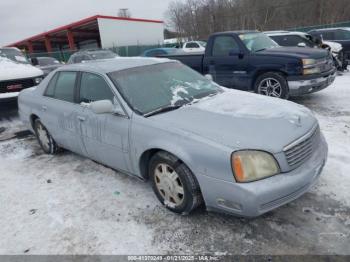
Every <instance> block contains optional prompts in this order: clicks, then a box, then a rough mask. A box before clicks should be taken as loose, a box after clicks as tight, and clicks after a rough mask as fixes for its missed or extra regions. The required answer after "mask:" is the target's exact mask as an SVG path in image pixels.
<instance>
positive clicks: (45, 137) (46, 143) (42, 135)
mask: <svg viewBox="0 0 350 262" xmlns="http://www.w3.org/2000/svg"><path fill="white" fill-rule="evenodd" d="M37 132H38V138H39V140H40V142H41V144H42V146H43V147H44V148H45V149H47V150H49V149H50V139H49V134H48V133H47V131H46V129H45V128H44V127H43V126H42V125H41V124H39V125H38V127H37Z"/></svg>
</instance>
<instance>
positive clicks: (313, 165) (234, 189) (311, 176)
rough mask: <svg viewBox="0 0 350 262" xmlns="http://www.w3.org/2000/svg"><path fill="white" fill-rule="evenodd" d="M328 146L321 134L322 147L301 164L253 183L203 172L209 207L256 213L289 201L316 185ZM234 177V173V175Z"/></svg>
mask: <svg viewBox="0 0 350 262" xmlns="http://www.w3.org/2000/svg"><path fill="white" fill-rule="evenodd" d="M327 153H328V146H327V143H326V141H325V139H324V137H323V136H322V139H321V141H320V144H319V147H318V149H317V150H316V152H315V153H314V154H313V155H312V156H311V158H310V159H309V160H308V161H307V162H305V163H304V164H303V165H301V166H300V167H298V168H296V169H294V170H292V171H290V172H288V173H282V174H279V175H275V176H272V177H269V178H266V179H262V180H259V181H255V182H250V183H235V182H227V181H223V180H218V179H215V178H212V177H208V176H204V175H200V176H198V177H197V178H198V181H199V184H200V186H201V190H202V194H203V197H204V200H205V203H206V207H207V209H208V210H209V211H219V212H225V213H229V214H233V215H237V216H242V217H256V216H259V215H262V214H264V213H266V212H268V211H271V210H273V209H275V208H277V207H280V206H282V205H284V204H287V203H289V202H291V201H293V200H295V199H297V198H298V197H300V196H301V195H303V194H304V193H306V192H307V191H308V190H309V188H310V187H311V186H313V185H314V184H315V182H316V180H317V178H318V177H319V176H320V174H321V172H322V169H323V167H324V165H325V163H326V160H327ZM232 180H233V175H232Z"/></svg>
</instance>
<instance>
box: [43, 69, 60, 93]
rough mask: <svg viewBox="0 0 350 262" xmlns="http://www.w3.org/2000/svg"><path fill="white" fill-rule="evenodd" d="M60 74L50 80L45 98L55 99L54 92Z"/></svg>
mask: <svg viewBox="0 0 350 262" xmlns="http://www.w3.org/2000/svg"><path fill="white" fill-rule="evenodd" d="M58 75H59V73H56V74H55V75H54V76H53V77H52V78H51V80H50V82H49V84H48V86H47V88H46V91H45V96H49V97H53V95H54V92H55V86H56V82H57V78H58Z"/></svg>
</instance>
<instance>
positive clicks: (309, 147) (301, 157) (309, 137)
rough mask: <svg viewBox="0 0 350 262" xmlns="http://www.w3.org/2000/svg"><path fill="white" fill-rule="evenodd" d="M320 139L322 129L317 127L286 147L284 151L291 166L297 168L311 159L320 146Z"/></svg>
mask: <svg viewBox="0 0 350 262" xmlns="http://www.w3.org/2000/svg"><path fill="white" fill-rule="evenodd" d="M319 138H320V128H319V126H318V125H316V126H314V127H313V128H312V129H311V130H310V132H308V133H307V134H306V135H304V136H302V137H301V138H299V139H297V140H296V141H294V142H293V143H291V144H290V145H288V146H286V147H285V148H284V150H283V151H284V154H285V156H286V159H287V162H288V164H289V166H291V167H293V168H296V167H298V166H300V165H301V164H303V163H304V162H305V161H306V160H307V159H309V158H310V156H311V155H312V153H313V152H314V151H315V149H316V147H317V145H318V142H319Z"/></svg>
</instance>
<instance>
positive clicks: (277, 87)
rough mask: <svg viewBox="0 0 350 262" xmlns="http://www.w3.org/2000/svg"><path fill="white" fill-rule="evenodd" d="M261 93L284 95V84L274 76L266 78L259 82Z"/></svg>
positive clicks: (276, 95)
mask: <svg viewBox="0 0 350 262" xmlns="http://www.w3.org/2000/svg"><path fill="white" fill-rule="evenodd" d="M258 90H259V94H262V95H266V96H272V97H281V95H282V86H281V84H280V82H278V81H277V80H276V79H274V78H265V79H264V80H262V81H261V82H260V84H259V89H258Z"/></svg>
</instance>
